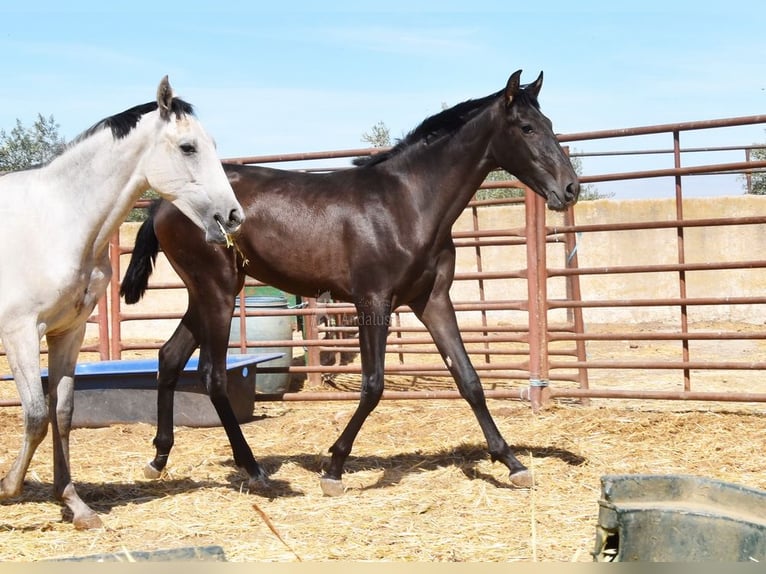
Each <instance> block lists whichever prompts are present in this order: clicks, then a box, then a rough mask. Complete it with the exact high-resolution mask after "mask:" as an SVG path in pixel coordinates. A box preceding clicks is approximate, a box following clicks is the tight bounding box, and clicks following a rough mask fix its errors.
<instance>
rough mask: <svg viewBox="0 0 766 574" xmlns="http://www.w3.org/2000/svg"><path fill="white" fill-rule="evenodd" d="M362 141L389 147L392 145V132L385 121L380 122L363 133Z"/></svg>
mask: <svg viewBox="0 0 766 574" xmlns="http://www.w3.org/2000/svg"><path fill="white" fill-rule="evenodd" d="M362 141H363V142H366V143H368V144H370V145H371V146H372V147H389V146H390V145H391V132H390V130H389V129H388V127H387V126H386V124H384V123H383V122H378V123H377V124H375V125H374V126H372V128H370V131H369V132H365V133H363V134H362Z"/></svg>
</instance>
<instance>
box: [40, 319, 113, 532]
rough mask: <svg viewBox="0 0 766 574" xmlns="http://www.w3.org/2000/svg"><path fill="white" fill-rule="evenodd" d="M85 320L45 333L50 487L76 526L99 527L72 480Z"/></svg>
mask: <svg viewBox="0 0 766 574" xmlns="http://www.w3.org/2000/svg"><path fill="white" fill-rule="evenodd" d="M84 335H85V323H83V324H82V325H81V326H79V327H77V328H75V329H74V330H72V331H69V332H67V333H65V334H62V335H57V336H48V372H49V376H48V394H49V398H50V411H51V414H52V416H51V427H52V428H53V490H54V492H55V494H56V497H57V498H58V499H59V500H61V501H62V502H64V504H66V505H67V507H69V509H70V510H71V511H72V514H73V518H72V522H73V524H74V527H75V528H77V529H78V530H85V529H89V528H101V527H102V526H103V525H102V523H101V519H100V518H99V517H98V514H96V513H95V512H94V511H93V510H91V509H90V507H88V505H87V504H85V503H84V502H83V501H82V499H81V498H80V496H79V495H78V494H77V491H76V490H75V487H74V484H73V483H72V476H71V471H70V463H69V461H70V458H69V432H70V430H71V428H72V413H73V411H74V370H75V365H76V363H77V355H78V353H79V349H80V346H81V345H82V341H83V337H84Z"/></svg>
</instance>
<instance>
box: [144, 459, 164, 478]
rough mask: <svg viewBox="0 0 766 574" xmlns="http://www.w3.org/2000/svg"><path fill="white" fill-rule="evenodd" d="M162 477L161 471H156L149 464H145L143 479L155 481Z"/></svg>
mask: <svg viewBox="0 0 766 574" xmlns="http://www.w3.org/2000/svg"><path fill="white" fill-rule="evenodd" d="M161 476H162V471H161V470H157V469H156V468H155V467H154V465H153V464H152V463H151V462H148V463H146V466H145V467H144V477H145V478H150V479H152V480H157V479H158V478H160V477H161Z"/></svg>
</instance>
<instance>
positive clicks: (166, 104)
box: [157, 76, 173, 121]
mask: <svg viewBox="0 0 766 574" xmlns="http://www.w3.org/2000/svg"><path fill="white" fill-rule="evenodd" d="M172 103H173V88H171V87H170V82H169V81H168V77H167V76H165V77H164V78H162V81H161V82H160V85H159V87H158V88H157V105H158V106H159V110H160V117H161V118H162V119H163V120H165V121H167V120H168V119H169V118H170V106H171V104H172Z"/></svg>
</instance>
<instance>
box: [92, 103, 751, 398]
mask: <svg viewBox="0 0 766 574" xmlns="http://www.w3.org/2000/svg"><path fill="white" fill-rule="evenodd" d="M752 124H766V116H749V117H745V118H731V119H725V120H713V121H704V122H687V123H680V124H666V125H661V126H647V127H640V128H633V129H628V130H609V131H599V132H588V133H578V134H566V135H562V136H561V137H560V139H561V141H562V142H565V143H572V142H585V141H593V140H598V141H608V140H609V139H611V138H618V137H619V138H624V137H631V136H641V135H646V134H666V135H668V136H669V137H671V138H672V141H673V147H672V149H673V167H672V168H661V169H652V170H643V171H632V172H620V173H603V174H585V175H583V177H582V182H583V183H585V184H596V183H603V182H611V181H619V180H646V181H647V182H649V181H652V179H653V178H667V177H671V178H673V181H674V185H673V194H672V195H673V199H674V201H675V213H674V216H673V218H671V219H663V220H657V221H646V220H636V221H629V220H628V221H620V222H612V221H598V222H595V223H593V222H591V223H585V224H583V223H577V222H575V220H574V219H575V217H574V213H575V211H573V210H569V211H568V212H566V213H565V214H564V216H563V217H562V216H561V215H560V214H551V213H549V212H547V211H546V209H545V206H544V203H543V201H542V200H541V199H540V198H539V197H537V196H535V195H534V194H532V193H527V195H526V198H525V199H524V200H523V203H522V200H481V201H479V200H476V201H473V202H472V203H471V204H470V205H469V207H468V208H467V210H466V213H465V214H464V217H463V218H461V222H462V223H461V225H460V226H459V227H456V228H455V230H454V232H453V237H454V240H455V244H456V247H457V249H458V260H459V263H458V270H457V274H456V277H455V288H454V293H453V298H454V299H455V308H456V310H457V312H458V320H459V322H460V324H461V329H462V332H463V335H464V338H465V341H466V346H467V348H468V350H469V353H470V354H471V357H472V360H473V362H474V365H475V366H476V368H477V371H478V372H479V374H480V376H481V377H482V379H483V380H484V386H485V389H486V392H487V395H488V397H490V398H517V399H518V398H523V399H529V400H530V401H531V403H532V406H533V407H534V408H538V407H539V406H540V405H541V404H543V403H544V402H545V401H546V400H548V399H549V398H551V397H575V398H578V399H581V400H588V399H591V398H636V399H678V400H715V401H755V402H763V401H766V392H761V391H760V390H759V391H752V390H742V389H741V388H735V389H726V390H720V389H715V390H708V389H707V388H705V387H703V386H699V385H698V384H697V383H696V381H695V380H694V379H695V378H705V377H709V375H710V373H716V372H724V371H725V372H730V371H738V372H747V373H752V374H753V377H757V378H759V379H762V378H763V372H762V371H763V370H764V369H766V358H760V356H758V357H756V358H755V360H745V361H742V360H718V359H709V360H708V359H704V358H703V359H699V358H696V357H694V356H693V353H691V352H690V345H691V344H692V343H695V342H726V341H751V342H753V341H760V340H765V339H766V329H764V330H763V331H758V330H750V331H747V332H742V331H741V330H738V329H732V330H726V329H715V330H712V331H704V330H703V331H700V330H697V329H692V328H690V321H689V314H690V311H691V310H694V309H698V308H700V307H704V306H721V305H726V306H737V305H747V306H756V307H757V306H763V305H766V293H764V294H763V295H762V296H752V295H745V296H740V295H739V294H738V292H737V290H736V286H733V287H732V290H730V291H727V292H721V293H719V294H716V295H715V296H704V297H700V296H689V293H688V292H687V283H688V279H689V275H690V274H694V273H701V272H721V271H732V270H737V269H741V270H751V271H752V270H758V269H763V268H764V267H766V260H764V259H762V258H761V257H760V250H759V249H758V248H759V246H756V245H753V246H752V256H751V257H749V258H747V259H745V260H741V261H713V260H711V261H702V262H700V261H688V260H687V251H688V248H689V245H688V241H689V239H688V237H687V235H688V233H687V230H690V229H697V228H705V229H713V228H718V227H724V226H731V227H734V228H744V227H748V226H762V225H763V224H764V223H766V214H764V213H750V214H746V215H737V216H734V217H708V218H696V219H695V218H688V217H686V216H685V214H684V205H685V203H684V195H683V191H684V190H683V184H684V181H685V178H687V177H696V176H699V175H701V174H714V173H715V174H719V173H743V174H748V173H751V172H752V171H753V170H763V169H766V162H763V161H757V162H753V161H742V162H726V163H711V164H707V165H695V166H689V167H683V166H682V162H681V158H682V154H683V150H682V148H681V145H680V137H681V134H682V133H684V132H687V131H692V130H710V129H717V128H722V127H735V126H744V125H752ZM748 143H749V142H748ZM742 149H743V150H745V149H746V147H745V146H744V145H743V146H742ZM370 151H371V150H369V149H360V150H344V151H337V152H327V153H325V152H322V153H309V154H289V155H279V156H268V157H254V158H234V159H233V160H231V161H237V162H239V163H259V164H263V163H271V162H295V161H319V160H326V159H328V158H329V159H339V158H347V157H356V156H359V155H363V154H365V153H370ZM747 151H748V152H749V149H747ZM746 158H747V160H749V159H750V156H749V154H748V155H747V156H746ZM316 169H330V168H321V167H320V168H316ZM507 185H508V183H507V182H506V183H502V182H501V183H493V184H491V185H489V186H487V187H503V186H507ZM514 185H516V186H517V185H518V183H515V184H514ZM498 208H504V209H507V210H515V211H513V213H516V214H520V213H522V212H523V217H520V218H519V219H517V220H515V221H516V222H517V223H516V225H515V226H510V227H492V226H490V227H486V226H485V223H484V221H485V219H486V215H487V213H489V212H491V211H492V210H497V209H498ZM509 212H510V211H509ZM648 229H667V230H670V231H671V232H673V233H674V236H675V240H674V241H675V245H676V248H675V254H676V255H675V258H674V260H672V261H666V262H662V263H652V264H645V263H642V262H640V261H638V262H636V263H635V264H632V263H628V264H622V265H621V266H619V267H617V268H615V267H614V266H611V265H603V266H599V265H598V264H594V265H588V266H585V267H581V266H580V265H579V260H578V259H579V253H578V245H580V244H581V243H582V242H583V238H588V237H593V236H599V237H609V236H610V235H609V234H618V233H624V232H635V231H639V230H640V231H645V230H648ZM586 241H587V239H586ZM130 249H131V246H130V245H120V244H119V237H116V238H115V240H114V241H113V244H112V246H111V258H112V263H113V267H114V277H115V278H119V277H120V275H121V272H122V269H121V262H120V259H121V256H126V255H127V254H129V253H130ZM498 250H502V252H503V253H509V254H510V253H514V254H515V255H514V257H513V258H511V256H510V255H509V256H508V260H505V259H503V258H502V257H501V258H498V256H497V253H498ZM490 253H493V254H494V256H493V257H489V254H490ZM511 259H512V260H513V261H522V262H523V263H522V264H521V265H515V266H513V265H509V264H507V261H510V260H511ZM498 261H499V263H498ZM461 262H462V264H461ZM641 274H651V275H652V276H654V274H664V275H667V274H671V275H672V276H673V277H675V282H676V294H675V295H673V296H670V297H669V296H659V295H651V296H647V297H645V298H608V299H597V298H593V297H592V296H590V295H589V292H588V289H587V288H586V287H585V286H584V282H585V281H588V280H593V278H597V277H599V276H609V277H611V276H614V275H618V276H624V275H631V276H640V275H641ZM556 282H560V283H561V282H563V283H562V284H563V287H561V285H556ZM764 283H766V281H764ZM258 285H259V284H258V283H257V282H254V281H248V283H247V286H246V288H247V287H254V286H258ZM554 285H556V286H555V289H553V287H551V286H554ZM551 289H553V290H554V291H555V294H551ZM150 290H155V291H166V290H178V293H179V297H182V296H183V291H184V288H183V284H182V283H181V282H180V280H174V281H166V282H161V281H157V280H154V281H152V282H150ZM464 293H469V295H464ZM507 293H513V294H514V296H508V295H507ZM305 303H306V306H305V307H303V308H293V309H278V310H274V309H269V310H251V309H246V307H245V306H244V305H242V306H241V309H242V313H244V314H245V315H246V316H247V317H257V316H268V315H290V316H291V317H300V318H301V319H302V323H303V330H302V332H301V336H294V337H293V338H292V339H289V340H278V341H258V342H257V343H254V342H252V341H251V342H248V341H246V340H243V341H241V342H240V344H241V345H245V346H251V345H256V346H258V347H285V346H288V347H290V348H291V349H294V350H295V352H296V355H304V353H303V351H304V350H305V363H304V364H299V363H294V364H293V365H291V366H290V367H289V372H290V373H291V374H295V375H306V376H307V377H309V380H311V381H313V382H314V383H317V382H318V381H319V380H320V379H321V377H328V376H329V377H331V376H333V375H335V376H337V375H343V374H349V373H351V374H358V373H359V372H360V369H359V364H358V361H355V362H351V363H348V364H342V361H341V360H340V359H341V357H342V356H343V355H349V354H354V353H355V352H357V351H358V346H357V345H356V341H355V338H354V337H353V334H354V331H355V329H354V323H353V314H354V310H353V307H352V306H350V305H348V304H342V303H334V302H323V301H319V300H316V299H310V300H308V301H305ZM643 307H646V308H660V307H661V308H671V309H673V310H675V311H674V312H673V313H674V315H675V319H674V320H673V321H672V322H671V323H672V324H670V325H666V326H665V327H664V328H663V329H662V330H660V331H653V332H637V331H635V330H632V329H627V328H626V329H624V330H620V329H615V330H611V331H608V332H597V331H590V330H589V326H590V325H591V319H590V316H591V314H592V313H595V312H598V311H600V312H603V311H605V310H606V311H609V310H613V311H615V312H616V311H619V310H621V309H625V308H643ZM758 308H759V309H762V308H761V307H758ZM761 312H762V311H761ZM557 313H558V314H557ZM181 315H182V311H180V310H175V311H169V312H156V311H154V312H149V313H147V312H137V311H135V310H131V309H130V308H126V307H125V306H124V305H123V304H122V303H121V301H120V299H119V282H118V281H117V280H113V281H112V283H111V285H110V288H109V291H108V293H107V296H106V297H105V298H104V299H103V300H102V301H101V302H100V303H99V307H98V312H97V313H96V314H94V316H93V317H92V319H91V321H92V322H93V323H94V324H95V325H97V326H98V337H97V342H96V343H91V344H89V345H87V346H86V347H83V352H88V353H98V356H99V357H100V358H102V359H119V358H121V357H123V354H124V353H125V352H126V351H145V350H154V349H157V348H158V347H159V346H160V345H161V344H162V342H161V341H146V340H141V341H138V340H133V339H129V338H125V337H124V336H123V326H124V325H126V324H127V323H130V324H138V323H141V322H142V321H156V320H158V319H173V320H178V319H180V317H181ZM554 315H555V316H556V317H558V318H557V319H552V318H551V317H552V316H554ZM498 316H500V317H502V318H501V319H497V317H498ZM562 316H563V317H565V318H564V319H563V320H562V319H561V317H562ZM763 322H766V313H763ZM626 326H627V325H626ZM242 333H243V336H245V335H246V332H245V330H244V329H243V330H242ZM615 341H626V342H633V343H642V342H655V343H658V344H661V343H665V342H667V343H672V344H675V343H678V345H680V349H679V350H678V356H677V357H673V358H671V359H667V358H663V359H658V360H646V359H642V360H639V361H635V360H625V359H623V358H621V357H619V356H618V357H613V358H610V359H594V358H592V357H590V356H589V355H590V354H591V350H592V349H593V348H595V347H596V346H597V345H599V344H603V343H608V342H615ZM328 359H334V362H333V364H327V363H328V362H330V361H329V360H328ZM751 359H752V357H751ZM323 363H324V364H323ZM636 370H640V371H643V372H647V371H649V372H657V373H671V372H672V376H668V377H667V380H668V381H672V382H671V383H669V384H667V385H664V386H663V385H661V386H660V388H649V389H647V388H625V387H623V386H621V385H620V384H619V380H620V379H621V378H622V376H623V374H624V373H626V372H629V371H636ZM386 372H387V375H389V376H401V377H406V378H407V379H408V380H410V381H411V382H412V384H413V390H411V391H386V393H385V394H384V398H458V397H459V394H458V393H457V392H456V391H452V390H441V389H439V388H436V389H435V388H432V385H430V383H431V382H432V381H431V378H433V377H437V378H441V377H445V378H447V377H448V376H449V374H448V371H447V370H446V368H445V367H444V365H443V364H442V363H441V360H440V358H439V355H438V352H437V351H436V349H435V347H434V346H433V344H432V341H431V339H430V336H429V335H428V333H427V332H426V331H425V329H424V328H423V327H422V326H421V325H419V324H418V323H417V322H416V321H414V320H413V316H412V314H411V313H410V312H409V310H408V309H407V308H406V307H404V308H400V309H397V310H396V311H395V314H394V317H393V320H392V328H391V334H390V337H389V348H388V355H387V367H386ZM603 372H610V373H615V375H614V379H615V380H617V381H618V383H616V384H593V379H594V376H595V375H596V374H597V373H603ZM679 377H680V379H681V383H680V384H679V383H678V379H679ZM595 378H599V377H595ZM600 378H601V379H603V376H601V377H600ZM419 387H420V388H419ZM423 387H425V388H423ZM328 388H329V387H328ZM748 388H752V387H748ZM761 388H764V387H763V386H761ZM357 397H358V392H356V391H355V390H349V391H331V390H328V391H318V392H308V391H299V392H288V393H286V394H285V395H284V396H282V399H283V400H346V399H355V398H357Z"/></svg>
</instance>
